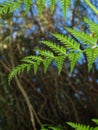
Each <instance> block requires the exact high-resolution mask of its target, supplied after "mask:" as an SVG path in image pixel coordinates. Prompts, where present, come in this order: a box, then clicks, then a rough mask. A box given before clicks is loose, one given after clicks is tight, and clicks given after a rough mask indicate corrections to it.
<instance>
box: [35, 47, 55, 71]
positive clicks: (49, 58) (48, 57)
mask: <svg viewBox="0 0 98 130" xmlns="http://www.w3.org/2000/svg"><path fill="white" fill-rule="evenodd" d="M35 51H36V50H35ZM37 51H38V52H39V55H41V56H44V58H45V59H44V61H43V65H44V73H46V71H47V68H48V67H49V65H50V64H51V62H52V61H53V59H54V54H53V53H52V52H50V51H46V50H40V49H37Z"/></svg>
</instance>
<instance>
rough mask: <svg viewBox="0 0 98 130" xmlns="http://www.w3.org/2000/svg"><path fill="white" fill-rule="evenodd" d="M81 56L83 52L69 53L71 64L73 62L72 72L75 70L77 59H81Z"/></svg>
mask: <svg viewBox="0 0 98 130" xmlns="http://www.w3.org/2000/svg"><path fill="white" fill-rule="evenodd" d="M80 57H81V52H76V53H70V54H68V58H69V60H70V64H71V73H72V72H73V69H74V67H75V64H76V63H77V61H78V60H79V58H80Z"/></svg>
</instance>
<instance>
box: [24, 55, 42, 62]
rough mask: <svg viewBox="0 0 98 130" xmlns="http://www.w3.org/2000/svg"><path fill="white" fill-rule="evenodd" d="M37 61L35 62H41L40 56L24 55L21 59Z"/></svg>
mask: <svg viewBox="0 0 98 130" xmlns="http://www.w3.org/2000/svg"><path fill="white" fill-rule="evenodd" d="M28 60H31V61H37V62H42V61H43V59H42V58H41V57H40V56H34V55H30V56H26V57H24V58H23V59H22V61H28Z"/></svg>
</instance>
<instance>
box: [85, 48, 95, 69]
mask: <svg viewBox="0 0 98 130" xmlns="http://www.w3.org/2000/svg"><path fill="white" fill-rule="evenodd" d="M84 51H85V53H86V55H87V60H88V71H90V69H91V67H92V65H93V63H94V61H95V60H96V59H97V58H98V47H96V48H87V49H85V50H84Z"/></svg>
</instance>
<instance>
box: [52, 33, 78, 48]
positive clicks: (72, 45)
mask: <svg viewBox="0 0 98 130" xmlns="http://www.w3.org/2000/svg"><path fill="white" fill-rule="evenodd" d="M52 35H53V36H54V37H55V38H57V39H58V40H59V41H61V42H62V43H63V44H64V45H65V46H66V47H67V48H68V49H70V50H79V48H80V44H78V43H77V42H75V41H74V40H73V39H71V40H70V38H69V37H67V36H64V35H62V34H52Z"/></svg>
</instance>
